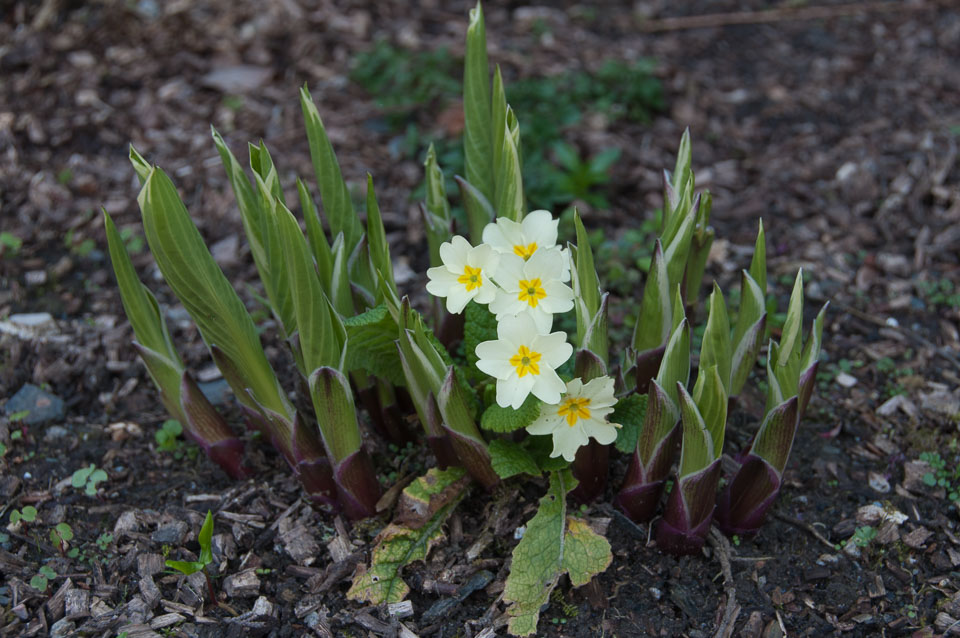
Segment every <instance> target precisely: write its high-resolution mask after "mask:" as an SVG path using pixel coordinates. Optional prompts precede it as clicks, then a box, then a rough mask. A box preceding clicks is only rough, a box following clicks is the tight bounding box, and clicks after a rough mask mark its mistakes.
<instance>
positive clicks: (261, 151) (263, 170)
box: [248, 140, 287, 206]
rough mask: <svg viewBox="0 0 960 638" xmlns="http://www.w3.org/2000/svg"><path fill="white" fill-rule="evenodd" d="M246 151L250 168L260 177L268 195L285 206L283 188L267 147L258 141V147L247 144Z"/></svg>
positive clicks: (261, 141)
mask: <svg viewBox="0 0 960 638" xmlns="http://www.w3.org/2000/svg"><path fill="white" fill-rule="evenodd" d="M248 149H249V152H250V168H252V169H253V172H254V173H255V174H257V175H259V176H260V179H262V180H263V183H264V184H266V186H267V188H268V191H269V193H270V194H271V195H272V196H273V197H275V198H277V199H278V200H280V201H281V202H282V203H283V205H284V206H286V205H287V202H286V200H285V199H284V196H283V187H282V186H281V185H280V176H279V175H278V174H277V168H276V166H275V165H274V163H273V158H272V157H270V151H268V150H267V145H266V144H264V142H263V140H260V144H259V145H257V144H248Z"/></svg>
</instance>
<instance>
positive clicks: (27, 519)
mask: <svg viewBox="0 0 960 638" xmlns="http://www.w3.org/2000/svg"><path fill="white" fill-rule="evenodd" d="M35 520H37V508H36V507H34V506H33V505H27V506H26V507H24V508H23V509H22V510H13V511H12V512H10V522H11V523H19V522H21V521H23V522H24V523H32V522H34V521H35Z"/></svg>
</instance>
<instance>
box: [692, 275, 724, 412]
mask: <svg viewBox="0 0 960 638" xmlns="http://www.w3.org/2000/svg"><path fill="white" fill-rule="evenodd" d="M707 303H708V306H709V309H710V310H709V313H710V314H709V315H707V326H706V328H704V331H703V345H702V346H701V348H700V369H701V370H707V369H709V368H710V367H711V366H716V367H717V372H718V373H719V375H720V379H721V380H722V381H723V387H724V389H727V388H728V387H729V385H730V359H731V353H730V320H729V319H728V318H727V304H726V303H724V300H723V293H722V292H721V291H720V286H718V285H717V283H716V282H714V283H713V292H711V293H710V299H709V300H708V302H707ZM698 403H699V402H698Z"/></svg>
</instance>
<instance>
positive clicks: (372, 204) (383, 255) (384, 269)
mask: <svg viewBox="0 0 960 638" xmlns="http://www.w3.org/2000/svg"><path fill="white" fill-rule="evenodd" d="M367 244H368V246H369V250H370V261H371V263H372V264H373V269H374V271H376V272H378V273H380V277H382V278H383V279H385V280H386V282H387V284H388V285H389V286H390V289H391V290H392V291H393V293H394V295H397V296H399V293H398V292H397V284H396V282H395V281H394V280H393V263H392V262H391V261H390V246H388V245H387V233H386V230H384V228H383V219H382V218H381V217H380V205H379V204H377V195H376V193H374V191H373V176H372V175H370V174H369V173H367Z"/></svg>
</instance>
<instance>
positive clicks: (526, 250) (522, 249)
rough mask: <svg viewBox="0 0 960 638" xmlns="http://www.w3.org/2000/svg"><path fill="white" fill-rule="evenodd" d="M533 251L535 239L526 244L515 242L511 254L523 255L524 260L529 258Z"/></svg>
mask: <svg viewBox="0 0 960 638" xmlns="http://www.w3.org/2000/svg"><path fill="white" fill-rule="evenodd" d="M535 252H537V242H535V241H532V242H530V243H529V244H527V245H526V246H524V245H523V244H516V245H515V246H514V247H513V254H514V255H517V256H518V257H523V260H524V261H526V260H528V259H530V256H531V255H533V253H535Z"/></svg>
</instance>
